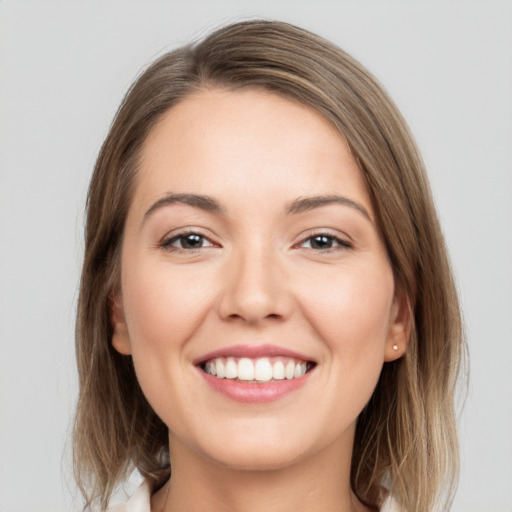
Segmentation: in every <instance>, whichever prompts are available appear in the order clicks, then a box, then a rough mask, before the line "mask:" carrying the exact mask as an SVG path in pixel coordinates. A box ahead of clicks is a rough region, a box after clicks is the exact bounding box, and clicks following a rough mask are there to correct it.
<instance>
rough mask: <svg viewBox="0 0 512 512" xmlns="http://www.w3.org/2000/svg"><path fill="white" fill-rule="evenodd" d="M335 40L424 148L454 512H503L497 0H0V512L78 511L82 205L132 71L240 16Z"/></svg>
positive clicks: (504, 224)
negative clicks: (454, 426) (438, 252)
mask: <svg viewBox="0 0 512 512" xmlns="http://www.w3.org/2000/svg"><path fill="white" fill-rule="evenodd" d="M255 16H256V17H267V18H277V19H281V20H285V21H289V22H292V23H295V24H298V25H301V26H303V27H305V28H308V29H310V30H312V31H315V32H317V33H319V34H321V35H323V36H324V37H327V38H328V39H331V40H332V41H334V42H336V43H337V44H338V45H340V46H341V47H342V48H344V49H345V50H347V51H348V52H349V53H351V54H352V55H354V56H355V57H356V58H357V59H359V60H360V61H361V62H362V63H363V64H364V65H366V66H367V67H368V68H369V69H370V70H371V71H372V72H373V73H374V74H375V75H376V76H377V77H378V78H379V79H380V80H381V82H382V83H383V84H384V86H385V87H386V88H387V89H388V91H389V92H390V93H391V95H392V97H393V98H394V99H395V101H396V102H397V104H398V106H399V107H400V109H401V110H402V112H403V113H404V115H405V117H406V119H407V120H408V122H409V123H410V126H411V128H412V131H413V133H414V134H415V135H416V138H417V141H418V144H419V146H420V148H421V150H422V152H423V155H424V157H425V160H426V162H427V167H428V170H429V174H430V177H431V181H432V187H433V189H434V193H435V197H436V202H437V205H438V208H439V212H440V216H441V221H442V225H443V228H444V231H445V234H446V237H447V240H448V245H449V247H450V250H451V255H452V259H453V263H454V267H455V272H456V276H457V281H458V285H459V289H460V294H461V299H462V304H463V308H464V316H465V320H466V326H467V335H468V344H469V350H470V360H471V364H470V386H469V392H468V397H467V401H466V404H465V408H464V412H463V413H462V415H461V417H460V435H461V442H462V473H461V482H460V487H459V492H458V495H457V499H456V501H455V504H454V507H453V510H454V511H455V512H511V511H512V371H511V368H512V334H511V333H512V320H511V319H512V151H511V142H512V101H511V100H512V5H511V3H510V2H499V1H489V0H487V1H481V2H471V1H459V2H456V1H444V2H441V1H432V0H430V1H417V0H412V1H401V2H398V1H362V0H361V1H357V2H346V1H339V0H338V1H325V0H314V1H279V0H277V1H276V0H274V1H263V0H259V1H258V2H246V1H226V0H224V1H220V0H216V1H193V0H189V1H160V2H157V1H131V2H130V1H127V0H125V1H122V2H115V1H108V0H103V1H101V2H100V1H97V2H95V1H90V0H89V1H71V0H69V1H67V2H49V1H44V0H43V1H41V0H39V1H34V2H27V1H23V0H13V1H10V2H9V1H4V2H0V52H1V53H0V116H1V117H0V165H1V178H0V247H1V253H0V341H1V346H0V511H1V512H13V511H17V512H34V511H37V512H56V511H65V510H79V509H80V507H79V503H80V502H79V501H78V500H77V498H76V490H75V488H74V484H73V482H72V479H71V476H70V466H69V450H68V448H69V446H68V444H67V443H68V439H69V431H70V424H71V418H72V413H73V407H74V402H75V398H76V392H77V379H76V371H75V367H74V340H73V324H74V314H75V303H76V294H77V282H78V277H79V268H80V262H81V258H82V249H83V244H82V235H83V233H82V225H83V207H84V200H85V195H86V190H87V183H88V179H89V176H90V174H91V170H92V167H93V164H94V160H95V157H96V155H97V152H98V149H99V147H100V144H101V142H102V140H103V138H104V136H105V134H106V132H107V129H108V126H109V124H110V121H111V119H112V117H113V115H114V113H115V111H116V109H117V106H118V104H119V102H120V100H121V98H122V96H123V94H124V92H125V90H126V89H127V87H128V86H129V84H130V83H131V81H132V80H133V78H134V77H135V76H136V74H137V73H138V72H139V71H140V69H141V68H143V67H144V66H146V65H147V64H149V63H150V62H151V61H152V60H153V59H154V58H155V57H156V56H158V55H160V54H161V53H162V52H164V51H166V50H169V49H171V48H173V47H175V46H176V45H178V44H183V43H185V42H188V41H189V40H190V39H191V38H193V37H194V38H196V37H199V36H201V35H204V34H205V33H207V32H208V31H209V30H211V29H212V28H214V27H216V26H218V25H220V24H222V23H226V22H228V21H233V20H237V19H241V18H246V17H255Z"/></svg>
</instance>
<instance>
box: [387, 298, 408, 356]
mask: <svg viewBox="0 0 512 512" xmlns="http://www.w3.org/2000/svg"><path fill="white" fill-rule="evenodd" d="M412 315H413V312H412V307H411V301H410V300H409V298H408V297H407V296H405V294H403V295H402V294H396V295H395V298H394V300H393V305H392V307H391V315H390V319H389V321H390V324H389V330H388V338H387V340H386V348H385V351H384V361H385V362H390V361H395V360H397V359H399V358H400V357H402V356H403V355H404V354H405V351H406V350H407V345H408V344H409V338H410V336H411V329H412Z"/></svg>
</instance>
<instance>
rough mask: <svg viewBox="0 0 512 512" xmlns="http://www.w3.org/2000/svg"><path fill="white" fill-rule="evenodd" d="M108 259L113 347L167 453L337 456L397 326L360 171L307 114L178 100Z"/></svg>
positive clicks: (197, 97) (210, 98) (280, 461)
mask: <svg viewBox="0 0 512 512" xmlns="http://www.w3.org/2000/svg"><path fill="white" fill-rule="evenodd" d="M121 261H122V265H121V267H122V270H121V286H120V290H121V291H120V294H119V296H118V297H117V298H116V301H115V302H116V305H115V307H114V312H113V318H112V320H113V324H114V337H113V344H114V347H115V348H116V349H117V350H118V351H119V352H121V353H123V354H131V355H132V356H133V361H134V365H135V369H136V373H137V378H138V379H139V382H140V385H141V387H142V390H143V391H144V394H145V395H146V397H147V399H148V401H149V402H150V404H151V405H152V407H153V408H154V410H155V412H156V413H157V414H158V415H159V416H160V418H161V419H162V420H163V421H164V422H165V423H166V425H167V426H168V427H169V429H170V441H171V457H172V456H173V450H175V448H173V446H176V447H178V446H179V447H182V448H183V450H181V452H180V453H185V452H187V451H189V452H190V453H195V454H201V455H203V456H206V457H207V458H208V459H209V460H213V461H216V462H219V463H221V464H223V465H225V466H229V467H234V468H256V469H263V468H270V467H273V468H279V467H284V466H287V465H290V464H293V463H294V462H296V461H299V460H305V459H307V458H308V457H312V456H313V455H316V454H318V453H320V452H322V451H323V450H324V449H325V448H327V447H331V448H333V449H334V450H338V453H340V454H347V453H348V457H349V458H350V450H351V446H352V442H353V435H354V429H355V423H356V419H357V417H358V415H359V413H360V412H361V410H362V409H363V407H364V406H365V404H366V403H367V401H368V400H369V398H370V396H371V394H372V392H373V389H374V387H375V385H376V383H377V380H378V377H379V374H380V371H381V368H382V365H383V363H384V361H389V360H393V359H395V358H397V357H399V356H400V355H401V354H402V353H403V351H404V350H405V344H406V338H407V336H406V330H407V329H406V325H405V323H406V322H405V317H406V315H405V313H404V312H403V311H402V309H403V308H401V307H400V301H399V300H397V299H396V298H395V294H394V280H393V273H392V270H391V267H390V264H389V261H388V258H387V254H386V250H385V247H384V244H383V241H382V240H381V238H380V235H379V230H378V226H377V223H376V219H375V215H374V212H373V210H372V205H371V201H370V198H369V195H368V192H367V189H366V186H365V183H364V180H363V177H362V175H361V173H360V170H359V169H358V166H357V164H356V162H355V160H354V159H353V158H352V156H351V155H350V152H349V150H348V148H347V146H346V144H345V143H344V141H343V139H342V138H341V136H340V135H339V133H338V132H337V131H336V130H335V129H334V127H333V126H332V125H331V124H330V123H328V122H327V121H326V120H325V119H324V118H323V117H322V116H320V115H319V114H318V113H316V112H315V111H313V110H312V109H310V108H308V107H305V106H303V105H300V104H298V103H296V102H293V101H291V100H288V99H284V98H282V97H279V96H277V95H273V94H271V93H268V92H264V91H259V90H243V91H236V92H228V91H225V90H219V89H216V90H208V91H202V92H198V93H195V94H194V95H192V96H189V97H188V98H186V99H185V100H183V101H182V102H181V103H179V104H178V105H177V106H175V107H174V108H172V109H171V110H170V111H169V112H167V113H166V114H165V116H164V117H163V119H162V120H161V122H160V123H159V124H158V125H157V126H156V127H155V128H154V129H153V131H152V132H151V133H150V135H149V137H148V138H147V140H146V141H145V144H144V146H143V149H142V154H141V160H140V169H139V172H138V176H137V183H136V189H135V194H134V197H133V201H132V204H131V206H130V209H129V212H128V217H127V220H126V226H125V232H124V239H123V247H122V260H121ZM393 345H395V348H393ZM396 345H398V350H396ZM223 375H224V377H223ZM226 375H227V377H228V378H226ZM222 377H223V378H222ZM324 451H325V450H324ZM345 456H346V455H345Z"/></svg>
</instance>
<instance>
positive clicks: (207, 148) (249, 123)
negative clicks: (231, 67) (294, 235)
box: [136, 89, 371, 210]
mask: <svg viewBox="0 0 512 512" xmlns="http://www.w3.org/2000/svg"><path fill="white" fill-rule="evenodd" d="M269 189H272V191H273V192H276V191H277V192H281V194H282V197H283V200H284V199H285V197H288V196H290V197H291V195H294V196H296V197H298V196H305V195H312V194H329V193H343V194H345V195H346V194H349V195H354V196H357V197H355V199H358V200H359V201H361V200H362V201H363V202H364V203H366V204H365V206H366V207H367V208H368V209H369V210H370V209H371V205H370V201H369V198H368V194H367V191H366V185H365V182H364V179H363V177H362V174H361V172H360V170H359V168H358V166H357V163H356V161H355V160H354V158H353V157H352V155H351V153H350V151H349V149H348V146H347V144H346V143H345V141H344V139H343V137H342V136H341V134H340V133H339V132H338V130H337V129H336V128H335V127H334V125H333V124H332V123H330V122H329V121H328V120H326V119H325V118H324V117H323V116H322V115H321V114H319V113H318V112H317V111H315V110H314V109H312V108H311V107H309V106H306V105H303V104H301V103H299V102H298V101H295V100H292V99H288V98H285V97H283V96H281V95H277V94H274V93H271V92H268V91H265V90H258V89H242V90H236V91H227V90H224V89H211V90H203V91H199V92H196V93H194V94H192V95H190V96H188V97H187V98H185V99H184V100H182V101H181V102H180V103H178V104H177V105H176V106H174V107H173V108H171V109H170V110H169V111H168V112H167V113H166V114H164V116H163V117H162V119H161V120H160V121H159V123H158V124H157V125H156V126H155V127H154V129H153V130H152V131H151V132H150V134H149V136H148V137H147V139H146V141H145V143H144V145H143V148H142V152H141V159H140V168H139V174H138V178H137V189H136V196H138V197H139V198H140V196H144V197H145V198H146V200H147V201H151V200H155V199H157V196H158V195H159V194H163V193H170V192H173V193H191V192H194V193H207V194H208V195H214V196H216V197H219V198H220V199H221V200H223V199H225V198H229V199H232V198H233V197H246V198H251V197H256V196H257V197H259V198H260V199H261V200H263V199H264V198H265V194H266V191H267V192H268V190H269ZM290 197H288V199H289V198H290Z"/></svg>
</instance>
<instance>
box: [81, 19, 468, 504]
mask: <svg viewBox="0 0 512 512" xmlns="http://www.w3.org/2000/svg"><path fill="white" fill-rule="evenodd" d="M210 87H217V88H219V87H220V88H225V89H227V90H236V89H239V88H263V89H265V90H267V91H271V92H274V93H275V94H279V95H282V96H284V97H287V98H290V99H293V100H295V101H299V102H302V103H303V104H306V105H309V106H310V107H312V108H313V109H315V110H316V111H318V112H319V113H320V114H322V115H323V116H324V117H325V118H326V119H327V120H329V121H330V122H331V123H332V124H333V125H334V126H335V127H336V128H337V129H338V130H339V132H340V134H341V136H342V137H343V138H344V139H345V141H346V142H347V144H348V146H349V148H350V151H351V153H352V155H353V156H354V158H355V159H356V161H357V162H358V164H359V167H360V170H361V173H362V175H363V176H364V178H365V180H366V184H367V187H368V190H369V193H370V196H371V199H372V203H373V207H374V210H375V213H376V219H377V222H378V226H379V228H380V231H381V233H382V237H383V239H384V242H385V245H386V249H387V253H388V257H389V259H390V262H391V265H392V268H393V273H394V278H395V286H396V287H397V289H399V290H400V291H401V292H402V293H403V294H405V296H407V297H408V299H409V302H410V304H411V308H412V317H413V319H414V321H413V325H412V333H411V339H410V342H409V345H408V349H407V351H406V353H405V355H404V356H403V357H402V358H400V359H399V360H397V361H394V362H390V363H385V364H384V367H383V370H382V373H381V376H380V379H379V382H378V384H377V387H376V389H375V392H374V393H373V396H372V398H371V400H370V402H369V403H368V404H367V406H366V407H365V409H364V410H363V412H362V413H361V415H360V417H359V418H358V423H357V428H356V434H355V444H354V451H353V457H352V470H351V486H352V490H353V491H354V493H355V494H356V495H357V497H358V498H359V499H360V500H361V501H362V502H363V503H365V504H366V505H368V506H370V507H373V508H375V509H377V510H378V508H379V507H380V505H381V503H382V500H383V497H384V495H385V493H383V486H385V487H386V488H388V489H390V491H391V493H392V495H393V496H394V498H395V499H396V500H397V501H398V503H399V504H400V505H401V506H402V507H403V508H404V509H406V510H408V512H428V511H431V510H433V509H434V506H435V504H436V503H437V502H438V501H439V499H442V504H444V506H448V504H449V502H450V499H451V497H452V495H453V489H454V485H455V482H456V477H457V472H458V445H457V437H456V428H455V415H454V394H455V388H456V382H457V376H458V373H459V367H460V362H461V357H462V354H463V349H464V342H463V335H462V327H461V319H460V311H459V306H458V301H457V294H456V290H455V286H454V281H453V277H452V272H451V269H450V264H449V260H448V257H447V251H446V248H445V244H444V240H443V236H442V233H441V229H440V226H439V222H438V218H437V215H436V211H435V208H434V204H433V200H432V196H431V192H430V188H429V185H428V180H427V178H426V174H425V170H424V165H423V162H422V159H421V157H420V155H419V152H418V150H417V148H416V145H415V143H414V140H413V138H412V136H411V134H410V132H409V130H408V128H407V125H406V123H405V121H404V120H403V118H402V117H401V115H400V113H399V112H398V110H397V108H396V107H395V105H394V104H393V102H392V101H391V100H390V98H389V97H388V95H387V94H386V93H385V91H384V90H383V88H382V86H381V85H380V84H379V83H378V82H377V81H376V79H375V78H374V77H373V76H372V75H371V74H370V73H369V72H368V71H367V70H366V69H365V68H364V67H363V66H361V64H359V63H358V62H357V61H355V60H354V59H353V58H351V57H350V56H349V55H347V54H346V53H345V52H344V51H342V50H341V49H339V48H338V47H336V46H335V45H333V44H331V43H330V42H328V41H326V40H324V39H322V38H320V37H318V36H316V35H314V34H312V33H310V32H307V31H305V30H302V29H300V28H297V27H294V26H292V25H289V24H286V23H281V22H275V21H261V20H256V21H248V22H240V23H236V24H233V25H229V26H226V27H223V28H220V29H219V30H217V31H215V32H213V33H212V34H211V35H209V36H208V37H206V38H205V39H204V40H202V41H200V42H198V43H195V44H192V45H189V46H185V47H181V48H178V49H176V50H174V51H171V52H170V53H167V54H166V55H164V56H163V57H161V58H159V59H158V60H157V61H156V62H154V63H153V64H152V65H151V66H150V67H149V68H147V69H146V70H145V71H144V72H143V73H142V74H141V75H140V76H139V77H138V79H137V80H136V81H135V83H134V84H133V86H132V87H131V89H130V90H129V91H128V93H127V94H126V96H125V98H124V100H123V102H122V104H121V106H120V108H119V110H118V112H117V114H116V116H115V119H114V121H113V123H112V126H111V128H110V131H109V133H108V136H107V138H106V140H105V142H104V144H103V146H102V148H101V151H100V154H99V157H98V160H97V162H96V166H95V169H94V173H93V176H92V180H91V183H90V188H89V194H88V199H87V220H86V230H85V257H84V263H83V270H82V278H81V283H80V295H79V301H78V313H77V324H76V352H77V361H78V371H79V379H80V393H79V399H78V406H77V412H76V418H75V426H74V463H75V476H76V479H77V482H78V485H79V487H80V489H81V491H82V493H83V494H84V497H85V502H86V507H87V506H89V505H91V504H92V503H93V502H95V501H99V502H100V504H101V506H102V507H103V508H104V507H106V505H107V503H108V500H109V497H110V495H111V493H112V491H113V489H114V488H115V486H116V485H117V484H118V483H119V482H120V481H122V479H123V478H125V476H126V475H127V473H128V472H129V471H131V470H132V469H133V468H137V469H138V470H139V472H140V473H141V474H142V475H143V476H144V477H145V478H146V479H148V480H149V481H150V482H151V483H152V484H153V485H154V486H155V487H157V486H159V485H162V484H163V483H164V482H165V480H166V479H167V478H169V475H170V460H169V449H168V432H167V428H166V426H165V424H164V423H163V422H162V421H161V420H160V419H159V418H158V416H157V415H156V414H155V413H154V411H153V410H152V409H151V407H150V405H149V404H148V402H147V401H146V399H145V397H144V395H143V393H142V391H141V389H140V387H139V385H138V383H137V379H136V376H135V372H134V368H133V364H132V360H131V358H130V357H126V356H123V355H120V354H119V353H117V352H116V351H115V350H114V349H113V347H112V344H111V338H112V326H111V321H110V317H111V315H110V313H111V307H112V304H111V297H112V296H113V294H114V292H115V291H116V289H117V287H118V286H119V278H120V247H121V243H122V237H123V229H124V223H125V219H126V215H127V211H128V208H129V205H130V201H131V198H132V195H133V187H134V176H135V175H136V173H137V167H138V158H139V153H140V149H141V145H142V144H143V142H144V140H145V139H146V137H147V136H148V134H149V132H150V131H151V129H152V128H153V127H154V126H155V124H156V123H157V122H158V121H159V120H160V119H161V117H162V116H163V114H164V113H166V112H167V111H168V110H169V109H171V108H172V107H173V106H174V105H176V104H177V103H179V102H180V101H181V100H183V99H184V98H185V97H187V96H189V95H190V94H192V93H193V92H195V91H198V90H202V89H206V88H210Z"/></svg>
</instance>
